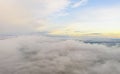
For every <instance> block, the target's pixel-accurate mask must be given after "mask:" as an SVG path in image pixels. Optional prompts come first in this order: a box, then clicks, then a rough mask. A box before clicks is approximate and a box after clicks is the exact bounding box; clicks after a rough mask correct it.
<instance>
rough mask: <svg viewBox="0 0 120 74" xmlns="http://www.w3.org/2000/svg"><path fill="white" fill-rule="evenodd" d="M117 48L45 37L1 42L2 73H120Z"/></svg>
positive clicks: (119, 53)
mask: <svg viewBox="0 0 120 74" xmlns="http://www.w3.org/2000/svg"><path fill="white" fill-rule="evenodd" d="M119 49H120V47H116V46H114V47H107V46H104V45H98V44H86V43H83V42H79V41H74V40H60V39H57V38H54V39H53V38H51V37H45V36H36V35H34V36H19V37H16V38H8V39H4V40H0V60H1V61H0V73H1V74H30V73H31V74H43V73H44V74H63V73H64V74H119V73H120V62H119V61H120V58H119V56H120V50H119Z"/></svg>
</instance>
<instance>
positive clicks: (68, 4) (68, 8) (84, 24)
mask: <svg viewBox="0 0 120 74" xmlns="http://www.w3.org/2000/svg"><path fill="white" fill-rule="evenodd" d="M30 32H48V33H49V34H53V35H70V36H105V37H120V0H0V34H11V33H30Z"/></svg>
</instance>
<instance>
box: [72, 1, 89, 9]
mask: <svg viewBox="0 0 120 74" xmlns="http://www.w3.org/2000/svg"><path fill="white" fill-rule="evenodd" d="M87 2H88V0H80V1H79V2H76V3H74V4H73V5H72V7H73V8H76V7H79V6H82V5H85V4H86V3H87Z"/></svg>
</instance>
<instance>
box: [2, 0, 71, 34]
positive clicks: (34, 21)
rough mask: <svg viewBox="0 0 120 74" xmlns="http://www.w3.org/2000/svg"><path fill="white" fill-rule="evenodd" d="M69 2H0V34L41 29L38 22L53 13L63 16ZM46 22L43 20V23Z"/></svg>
mask: <svg viewBox="0 0 120 74" xmlns="http://www.w3.org/2000/svg"><path fill="white" fill-rule="evenodd" d="M70 5H71V0H10V1H8V0H0V32H1V33H11V32H12V33H15V32H31V31H35V30H36V26H37V28H38V26H39V27H41V24H42V25H43V23H38V21H41V20H45V19H47V18H48V16H51V15H53V14H55V13H60V14H58V15H61V14H62V15H66V14H67V13H65V14H64V12H65V10H66V9H67V7H70ZM46 22H47V21H46V20H45V23H46Z"/></svg>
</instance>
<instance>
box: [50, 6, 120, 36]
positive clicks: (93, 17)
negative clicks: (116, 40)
mask: <svg viewBox="0 0 120 74" xmlns="http://www.w3.org/2000/svg"><path fill="white" fill-rule="evenodd" d="M119 13H120V10H119V7H118V6H111V7H104V8H103V7H95V8H86V9H84V10H82V11H81V10H78V11H77V12H75V13H72V15H71V17H72V18H68V19H69V21H68V22H67V24H65V25H64V26H61V27H58V28H57V29H54V30H52V31H51V34H57V35H61V34H66V35H72V36H81V35H83V36H84V35H93V34H91V33H95V32H96V33H101V35H100V36H107V37H120V30H119V27H120V25H119V23H120V22H119V20H118V18H120V15H119ZM68 29H69V30H68ZM77 31H80V32H77Z"/></svg>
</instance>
